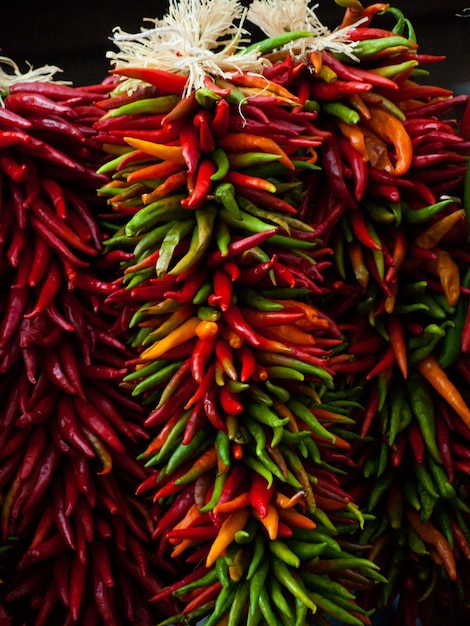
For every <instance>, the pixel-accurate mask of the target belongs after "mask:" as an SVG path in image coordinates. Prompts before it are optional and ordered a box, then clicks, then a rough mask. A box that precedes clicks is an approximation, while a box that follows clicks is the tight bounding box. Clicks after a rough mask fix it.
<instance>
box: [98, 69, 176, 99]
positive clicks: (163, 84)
mask: <svg viewBox="0 0 470 626" xmlns="http://www.w3.org/2000/svg"><path fill="white" fill-rule="evenodd" d="M110 72H111V74H117V75H118V76H127V77H128V78H137V79H138V80H143V81H145V82H146V83H149V84H150V85H155V87H158V88H159V89H161V90H162V91H165V92H166V93H174V94H178V95H181V94H182V93H183V91H184V88H185V86H186V81H187V78H186V76H181V75H179V74H175V73H173V72H167V71H165V70H160V69H158V68H154V67H128V66H125V67H120V68H113V69H112V70H110Z"/></svg>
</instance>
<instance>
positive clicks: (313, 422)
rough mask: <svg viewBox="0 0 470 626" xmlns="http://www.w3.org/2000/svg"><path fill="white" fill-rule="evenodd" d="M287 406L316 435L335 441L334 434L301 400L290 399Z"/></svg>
mask: <svg viewBox="0 0 470 626" xmlns="http://www.w3.org/2000/svg"><path fill="white" fill-rule="evenodd" d="M287 406H288V407H289V409H290V410H291V411H292V412H293V413H294V415H296V416H297V417H298V418H300V419H301V420H302V421H303V422H305V424H307V426H308V427H309V428H311V430H312V431H313V432H314V433H315V434H316V435H318V436H319V437H322V438H323V439H326V441H329V442H330V443H333V444H334V443H335V442H336V437H335V435H334V434H333V433H332V432H331V431H329V430H328V429H327V428H325V427H324V426H323V425H322V424H321V423H320V421H319V420H318V419H317V418H316V417H315V415H314V413H312V411H311V410H310V409H309V408H308V407H307V406H305V404H302V402H300V401H298V400H294V399H291V400H289V402H288V403H287Z"/></svg>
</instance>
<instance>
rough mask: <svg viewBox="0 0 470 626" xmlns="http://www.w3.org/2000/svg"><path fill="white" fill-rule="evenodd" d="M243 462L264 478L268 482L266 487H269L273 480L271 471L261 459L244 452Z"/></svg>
mask: <svg viewBox="0 0 470 626" xmlns="http://www.w3.org/2000/svg"><path fill="white" fill-rule="evenodd" d="M243 462H244V464H245V465H247V466H248V467H249V468H250V469H252V470H253V471H255V472H257V473H258V474H259V475H260V476H262V477H263V478H265V479H266V482H267V483H268V488H269V489H270V488H271V486H272V484H273V481H274V477H273V474H272V472H271V471H270V470H269V469H268V468H267V467H266V465H265V464H264V463H263V462H262V461H259V460H258V459H255V458H254V457H253V456H251V455H250V454H245V455H244V457H243Z"/></svg>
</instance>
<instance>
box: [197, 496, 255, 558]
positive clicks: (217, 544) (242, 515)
mask: <svg viewBox="0 0 470 626" xmlns="http://www.w3.org/2000/svg"><path fill="white" fill-rule="evenodd" d="M249 517H250V509H249V507H244V508H241V509H238V510H237V511H233V512H232V513H230V515H229V516H228V517H227V519H226V520H225V521H224V522H223V523H222V526H221V527H220V529H219V533H218V535H217V537H216V538H215V540H214V541H213V543H212V545H211V547H210V550H209V554H208V555H207V558H206V567H211V565H213V564H214V563H215V561H216V559H217V558H218V557H219V556H221V555H222V554H223V553H224V552H225V550H226V549H227V548H228V546H229V545H230V544H231V543H232V541H233V540H234V537H235V533H236V532H238V531H239V530H243V528H244V527H245V524H246V523H247V521H248V519H249Z"/></svg>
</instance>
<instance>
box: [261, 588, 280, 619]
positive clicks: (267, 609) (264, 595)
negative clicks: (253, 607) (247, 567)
mask: <svg viewBox="0 0 470 626" xmlns="http://www.w3.org/2000/svg"><path fill="white" fill-rule="evenodd" d="M258 604H259V608H260V609H261V613H262V614H263V617H264V619H265V620H266V623H267V624H273V625H274V626H277V625H278V624H279V620H278V619H277V616H276V614H275V613H274V611H273V608H272V606H271V601H270V599H269V594H268V590H267V588H266V587H262V588H261V591H260V594H259V597H258Z"/></svg>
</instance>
